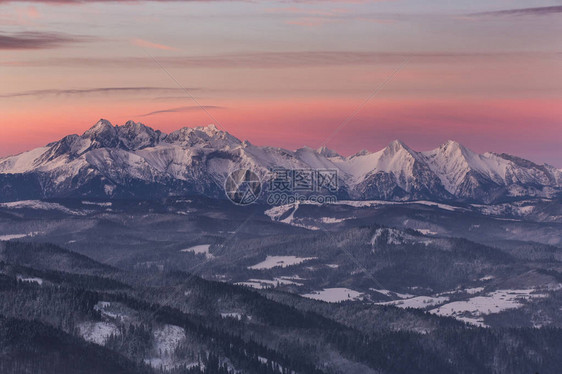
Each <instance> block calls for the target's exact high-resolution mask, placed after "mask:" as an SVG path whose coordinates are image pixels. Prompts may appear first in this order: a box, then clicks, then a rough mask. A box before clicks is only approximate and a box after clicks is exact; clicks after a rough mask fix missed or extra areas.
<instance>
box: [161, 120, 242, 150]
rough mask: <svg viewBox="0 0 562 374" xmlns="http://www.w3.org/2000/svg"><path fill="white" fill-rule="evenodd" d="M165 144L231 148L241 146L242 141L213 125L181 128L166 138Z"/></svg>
mask: <svg viewBox="0 0 562 374" xmlns="http://www.w3.org/2000/svg"><path fill="white" fill-rule="evenodd" d="M166 141H167V142H171V143H174V142H177V143H180V144H182V145H184V146H189V147H194V146H201V147H205V148H217V149H220V148H233V147H237V146H241V145H242V141H241V140H240V139H238V138H236V137H235V136H232V135H230V134H229V133H228V132H226V131H223V130H220V129H219V128H217V126H215V125H212V124H211V125H208V126H199V127H182V128H181V129H179V130H176V131H174V132H172V133H170V134H169V135H168V136H167V137H166Z"/></svg>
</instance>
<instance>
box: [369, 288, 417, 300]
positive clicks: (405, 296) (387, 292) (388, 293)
mask: <svg viewBox="0 0 562 374" xmlns="http://www.w3.org/2000/svg"><path fill="white" fill-rule="evenodd" d="M369 289H370V290H371V291H375V292H378V293H381V294H383V295H385V296H388V297H394V296H395V295H396V296H397V297H399V298H400V299H409V298H412V297H415V295H412V294H409V293H399V292H394V291H390V290H379V289H376V288H369Z"/></svg>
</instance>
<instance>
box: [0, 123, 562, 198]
mask: <svg viewBox="0 0 562 374" xmlns="http://www.w3.org/2000/svg"><path fill="white" fill-rule="evenodd" d="M240 168H248V169H252V170H254V171H256V172H257V173H258V174H259V175H260V176H261V177H262V178H263V179H264V180H267V178H269V177H270V170H271V169H272V168H286V169H311V168H313V169H318V168H320V169H334V170H337V172H338V179H339V187H340V190H339V191H338V196H339V197H340V198H348V199H354V200H366V199H376V200H393V201H407V200H433V201H435V200H465V201H472V202H484V203H489V202H493V201H498V200H502V199H505V198H508V197H534V196H541V197H550V196H554V195H555V194H557V193H559V192H560V190H561V187H562V172H561V171H560V170H559V169H556V168H554V167H552V166H549V165H537V164H534V163H532V162H530V161H527V160H524V159H521V158H518V157H515V156H510V155H505V154H495V153H485V154H477V153H475V152H472V151H470V150H469V149H467V148H465V147H463V146H462V145H461V144H459V143H456V142H454V141H448V142H446V143H445V144H443V145H441V146H440V147H438V148H436V149H434V150H431V151H427V152H416V151H414V150H413V149H411V148H410V147H408V146H407V145H406V144H404V143H402V142H400V141H398V140H396V141H393V142H392V143H390V144H389V145H388V146H387V147H386V148H384V149H383V150H381V151H378V152H374V153H370V152H367V151H362V152H360V153H357V154H355V155H353V156H350V157H343V156H341V155H339V154H337V153H336V152H334V151H332V150H329V149H328V148H325V147H323V148H320V149H317V150H314V149H312V148H309V147H303V148H300V149H297V150H296V151H289V150H286V149H282V148H274V147H259V146H255V145H253V144H251V143H249V142H248V141H240V140H239V139H237V138H236V137H234V136H232V135H230V134H229V133H227V132H224V131H221V130H219V129H218V128H216V127H215V126H213V125H210V126H207V127H195V128H187V127H185V128H182V129H179V130H177V131H174V132H172V133H171V134H164V133H162V132H161V131H158V130H154V129H152V128H150V127H148V126H145V125H143V124H141V123H135V122H133V121H129V122H127V123H126V124H125V125H123V126H113V125H112V124H111V123H109V121H106V120H103V119H102V120H100V121H98V122H97V123H96V124H95V125H94V126H93V127H92V128H91V129H89V130H88V131H86V132H85V133H84V134H82V135H69V136H66V137H64V138H62V139H61V140H59V141H57V142H54V143H51V144H48V145H47V146H45V147H40V148H37V149H34V150H31V151H29V152H24V153H21V154H19V155H15V156H10V157H6V158H3V159H0V190H2V191H4V194H3V195H2V196H1V197H0V199H2V200H4V201H11V200H21V199H27V200H31V199H40V198H45V197H67V196H72V197H78V196H85V197H163V196H169V195H185V194H192V193H196V194H204V195H207V196H211V197H222V196H224V195H223V191H222V185H223V183H224V180H225V178H226V176H227V175H228V174H229V173H230V172H232V171H234V170H237V169H240Z"/></svg>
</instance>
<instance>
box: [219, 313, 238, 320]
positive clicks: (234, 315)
mask: <svg viewBox="0 0 562 374" xmlns="http://www.w3.org/2000/svg"><path fill="white" fill-rule="evenodd" d="M221 317H222V318H234V319H237V320H238V321H240V320H242V314H240V313H221Z"/></svg>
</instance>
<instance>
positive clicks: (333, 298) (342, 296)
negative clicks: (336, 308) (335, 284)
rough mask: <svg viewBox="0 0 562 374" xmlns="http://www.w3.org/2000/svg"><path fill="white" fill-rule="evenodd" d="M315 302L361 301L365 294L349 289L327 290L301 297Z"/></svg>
mask: <svg viewBox="0 0 562 374" xmlns="http://www.w3.org/2000/svg"><path fill="white" fill-rule="evenodd" d="M301 296H302V297H306V298H309V299H314V300H321V301H325V302H327V303H339V302H341V301H346V300H361V299H362V298H363V294H362V293H361V292H357V291H354V290H352V289H349V288H325V289H323V290H321V291H314V292H312V293H308V294H304V295H301Z"/></svg>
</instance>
